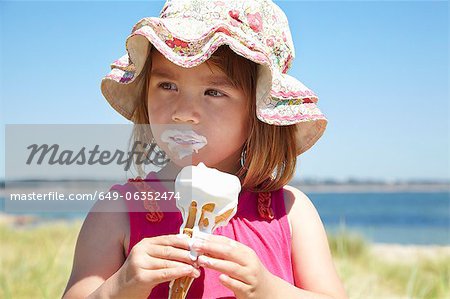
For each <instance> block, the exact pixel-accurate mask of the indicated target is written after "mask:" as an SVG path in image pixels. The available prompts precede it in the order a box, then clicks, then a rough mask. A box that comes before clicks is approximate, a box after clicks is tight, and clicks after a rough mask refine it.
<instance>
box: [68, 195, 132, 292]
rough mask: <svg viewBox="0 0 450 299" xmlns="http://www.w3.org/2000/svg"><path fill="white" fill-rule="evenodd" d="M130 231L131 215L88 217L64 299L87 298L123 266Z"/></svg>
mask: <svg viewBox="0 0 450 299" xmlns="http://www.w3.org/2000/svg"><path fill="white" fill-rule="evenodd" d="M98 203H99V202H97V203H96V205H97V204H98ZM100 204H101V203H100ZM99 209H100V208H99ZM126 228H128V215H127V213H118V212H114V213H111V212H109V213H107V212H95V213H93V212H90V213H89V214H88V216H87V217H86V219H85V221H84V223H83V226H82V228H81V231H80V234H79V236H78V240H77V245H76V248H75V256H74V261H73V267H72V273H71V275H70V279H69V281H68V283H67V287H66V289H65V291H64V295H63V298H66V299H68V298H86V297H87V296H88V295H89V294H91V293H92V292H94V290H96V289H97V288H98V287H99V286H100V285H102V284H103V283H104V282H105V281H106V280H107V279H108V278H109V277H111V276H112V275H113V274H114V273H115V272H116V271H117V270H118V269H119V268H120V267H121V266H122V264H123V263H124V261H125V256H124V246H123V242H124V239H125V237H124V236H125V235H124V229H126Z"/></svg>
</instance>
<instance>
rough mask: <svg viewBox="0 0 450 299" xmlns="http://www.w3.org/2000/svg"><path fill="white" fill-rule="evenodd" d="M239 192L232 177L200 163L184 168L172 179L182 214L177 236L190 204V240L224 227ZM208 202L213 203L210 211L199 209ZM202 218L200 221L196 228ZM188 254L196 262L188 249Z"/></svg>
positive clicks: (183, 225) (236, 202) (238, 183)
mask: <svg viewBox="0 0 450 299" xmlns="http://www.w3.org/2000/svg"><path fill="white" fill-rule="evenodd" d="M240 191H241V182H240V181H239V178H238V177H236V176H234V175H232V174H228V173H225V172H221V171H219V170H217V169H214V168H209V167H206V166H205V164H203V163H199V164H198V166H187V167H184V168H183V169H182V170H181V171H180V173H179V174H178V176H177V178H176V180H175V192H179V194H180V199H179V200H177V202H176V205H177V208H178V209H179V210H180V211H181V213H182V215H183V224H182V225H181V227H180V233H181V234H182V233H183V229H184V228H185V226H186V222H187V219H188V215H189V208H190V207H191V203H192V201H195V202H196V203H197V213H196V216H195V224H194V227H193V228H192V229H193V236H192V237H193V240H195V239H196V238H200V239H201V238H203V237H204V234H212V232H213V231H214V230H215V229H216V228H217V227H219V226H224V225H227V224H228V221H230V219H231V218H232V217H233V216H234V215H235V214H236V210H237V204H238V198H239V192H240ZM211 203H213V204H214V209H213V210H212V211H211V212H208V211H205V210H202V207H205V205H207V204H211ZM202 215H203V218H202ZM202 219H203V222H202V224H201V225H199V224H200V223H199V222H200V220H202ZM204 219H207V220H204ZM191 254H192V255H193V259H196V257H197V253H196V252H195V251H193V250H191Z"/></svg>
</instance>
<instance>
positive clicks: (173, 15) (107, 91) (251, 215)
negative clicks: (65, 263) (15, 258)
mask: <svg viewBox="0 0 450 299" xmlns="http://www.w3.org/2000/svg"><path fill="white" fill-rule="evenodd" d="M126 45H127V51H128V54H127V55H125V56H123V57H122V58H121V59H119V60H117V61H115V62H114V63H113V64H112V70H111V72H110V74H109V75H108V76H106V77H105V79H104V80H103V81H102V92H103V94H104V96H105V98H106V99H107V100H108V101H109V103H110V104H111V105H112V107H113V108H115V109H116V110H117V111H118V112H119V113H121V114H122V115H123V116H125V117H126V118H127V119H130V120H132V121H133V122H134V123H135V124H136V129H135V132H134V133H135V134H134V136H135V139H136V140H146V141H147V143H153V144H156V145H157V146H158V147H159V148H160V149H162V150H163V151H164V153H165V154H166V155H167V156H166V157H167V160H168V161H169V162H168V163H167V164H166V165H165V166H164V167H163V169H162V170H161V171H160V172H158V173H155V172H150V173H149V174H148V175H147V176H146V177H145V179H146V180H144V181H139V180H136V181H134V182H133V180H131V182H129V183H127V184H123V185H115V186H113V187H112V188H111V189H112V190H116V191H118V192H120V193H121V194H126V193H127V192H129V191H130V190H142V188H144V189H145V190H159V191H161V192H164V191H167V190H173V181H170V180H169V181H168V180H165V178H169V177H172V178H173V177H174V174H175V175H176V173H178V172H179V171H180V169H181V168H182V167H184V166H187V165H191V164H192V165H198V163H200V162H203V163H204V164H206V165H207V166H208V167H211V168H216V169H218V170H220V171H223V172H227V173H230V174H234V175H236V176H238V177H239V179H240V181H241V185H242V190H241V192H240V194H239V204H238V209H237V212H236V215H235V216H234V217H233V218H232V219H231V220H230V222H229V223H228V224H227V225H226V226H224V227H219V228H218V229H217V230H216V231H214V234H213V235H211V236H210V237H209V238H207V240H205V241H204V242H202V243H194V244H193V245H192V247H193V248H194V249H195V250H196V251H197V252H199V253H200V256H199V258H198V259H197V261H195V262H194V261H192V260H191V259H190V258H189V250H190V249H191V248H190V246H189V242H188V240H187V238H183V237H180V236H179V235H177V233H178V231H179V228H180V225H181V223H182V219H181V216H180V215H181V214H180V213H179V212H174V211H164V210H163V209H161V207H158V206H157V204H156V205H155V204H154V205H153V206H152V207H148V206H147V207H146V209H147V212H138V211H137V210H136V209H135V208H134V206H133V205H134V203H133V202H131V201H128V200H124V201H123V202H124V203H123V204H124V205H125V208H126V209H127V210H128V212H129V213H120V212H118V213H93V212H90V213H89V214H88V216H87V218H86V220H85V222H84V224H83V227H82V229H81V232H80V235H79V238H78V242H77V246H76V249H75V258H74V264H73V270H72V274H71V276H70V279H69V282H68V284H67V288H66V290H65V292H64V298H86V297H88V298H146V297H147V296H148V297H149V298H167V296H168V292H169V282H170V281H172V280H175V279H177V278H180V277H185V276H191V277H193V278H195V280H194V282H193V283H192V285H191V287H190V289H189V292H188V294H187V298H234V297H236V298H347V296H346V294H345V291H344V288H343V286H342V283H341V282H340V280H339V278H338V275H337V273H336V270H335V267H334V265H333V262H332V257H331V254H330V250H329V246H328V241H327V236H326V233H325V230H324V227H323V224H322V222H321V220H320V217H319V215H318V214H317V211H316V209H315V208H314V206H313V204H312V203H311V201H310V200H309V198H308V197H307V196H306V195H305V194H304V193H302V192H301V191H299V190H298V189H296V188H294V187H291V186H288V185H287V183H288V182H289V180H290V179H291V178H292V176H293V173H294V170H295V165H296V157H297V156H298V155H300V154H302V153H303V152H305V151H306V150H308V149H309V148H311V147H312V146H313V145H314V143H315V142H316V141H317V140H318V139H319V138H320V136H321V135H322V134H323V132H324V130H325V127H326V123H327V120H326V118H325V116H324V115H323V114H322V113H321V112H320V110H319V109H318V107H317V106H316V103H317V100H318V98H317V96H316V95H315V94H314V93H313V92H312V91H311V90H309V89H308V88H307V87H305V86H304V85H303V84H302V83H301V82H300V81H298V80H297V79H295V78H293V77H291V76H289V75H287V71H288V69H289V68H290V66H291V63H292V60H293V58H294V45H293V42H292V39H291V34H290V30H289V26H288V22H287V19H286V16H285V14H284V13H283V12H282V11H281V9H280V8H279V7H278V6H277V5H275V4H274V3H272V2H271V1H270V0H253V1H239V0H235V1H231V0H227V1H225V0H223V1H212V0H173V1H168V2H167V3H166V4H165V5H164V7H163V9H162V11H161V13H160V17H159V18H145V19H143V20H141V21H140V22H138V23H137V24H136V25H135V26H134V28H133V31H132V34H131V35H130V36H129V37H128V39H127V44H126ZM137 124H139V125H137ZM145 124H147V127H150V130H147V131H151V134H146V132H145V131H146V130H145V129H142V126H144V127H145ZM164 125H167V126H171V125H173V126H177V125H180V126H183V125H184V126H188V128H189V129H187V130H184V131H183V130H181V129H180V131H179V133H180V132H181V133H180V134H181V137H180V136H178V137H179V139H177V142H176V143H175V146H174V144H173V143H172V144H170V143H167V142H166V141H167V140H165V139H164V138H161V130H162V129H161V128H164ZM183 132H184V133H183ZM147 133H148V132H147ZM183 134H184V135H183ZM148 135H152V136H148ZM183 136H184V137H183ZM172 137H173V136H172ZM183 138H184V139H183ZM173 140H174V139H173ZM193 140H194V141H193ZM192 142H194V144H196V145H199V146H198V147H197V148H195V150H191V151H190V152H189V151H187V152H186V151H185V152H184V154H183V155H180V151H179V150H180V148H186V147H187V145H186V143H189V144H191V143H192ZM192 148H194V146H192V147H191V149H192ZM155 181H156V182H155ZM148 182H152V183H148ZM138 186H139V187H138ZM146 188H147V189H146ZM149 188H150V189H149ZM103 204H104V203H98V205H103Z"/></svg>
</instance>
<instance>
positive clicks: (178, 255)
mask: <svg viewBox="0 0 450 299" xmlns="http://www.w3.org/2000/svg"><path fill="white" fill-rule="evenodd" d="M146 252H147V254H148V255H149V256H151V257H154V258H159V259H163V260H172V261H179V262H183V263H186V264H191V265H192V263H193V261H192V259H191V258H190V257H189V251H188V250H184V249H179V248H175V247H172V246H162V245H153V246H151V247H147V248H146Z"/></svg>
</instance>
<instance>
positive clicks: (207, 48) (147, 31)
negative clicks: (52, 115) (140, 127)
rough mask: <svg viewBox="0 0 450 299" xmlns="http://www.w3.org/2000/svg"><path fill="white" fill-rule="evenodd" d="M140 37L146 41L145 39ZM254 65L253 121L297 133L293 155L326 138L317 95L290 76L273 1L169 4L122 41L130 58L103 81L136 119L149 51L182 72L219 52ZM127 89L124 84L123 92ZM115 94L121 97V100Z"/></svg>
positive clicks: (286, 33) (291, 53) (182, 0)
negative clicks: (289, 127)
mask: <svg viewBox="0 0 450 299" xmlns="http://www.w3.org/2000/svg"><path fill="white" fill-rule="evenodd" d="M142 37H144V38H142ZM222 45H228V46H229V47H230V48H231V49H232V50H233V51H234V52H236V53H237V54H238V55H241V56H243V57H245V58H247V59H249V60H252V61H254V62H255V63H257V64H259V66H258V67H259V70H258V79H257V87H256V88H257V99H256V108H257V117H258V119H260V120H261V121H263V122H266V123H268V124H273V125H293V124H296V125H297V126H298V127H299V131H300V130H302V132H301V133H299V134H298V138H297V141H298V151H297V152H298V153H299V154H300V153H302V152H304V151H306V150H307V149H308V148H309V147H311V146H312V145H313V144H314V143H315V142H316V141H317V140H318V139H319V138H320V136H321V135H322V134H323V132H324V130H325V127H326V124H327V119H326V117H325V116H324V115H323V114H322V113H321V111H320V110H319V108H318V107H317V102H318V97H317V95H316V94H315V93H314V92H313V91H312V90H310V89H309V88H307V87H306V86H305V85H304V84H303V83H301V82H300V81H299V80H297V79H296V78H294V77H292V76H290V75H288V74H287V73H288V71H289V69H290V67H291V65H292V62H293V60H294V58H295V49H294V44H293V41H292V36H291V33H290V29H289V24H288V20H287V17H286V15H285V14H284V13H283V11H282V10H281V9H280V8H279V7H278V6H277V5H276V4H275V3H273V2H272V1H271V0H248V1H241V0H227V1H224V0H223V1H211V0H172V1H167V2H166V3H165V5H164V7H163V8H162V10H161V12H160V16H159V17H148V18H144V19H142V20H140V21H139V22H138V23H137V24H136V25H135V26H134V27H133V29H132V33H131V35H130V36H129V37H128V38H127V42H126V48H127V54H126V55H124V56H122V57H121V58H120V59H118V60H116V61H114V62H113V63H112V64H111V68H112V70H111V72H110V74H108V75H107V76H106V77H105V78H104V80H103V81H102V92H103V94H104V96H105V98H106V99H107V100H108V101H109V102H110V104H111V105H112V106H113V107H114V108H115V109H116V110H118V111H119V112H120V113H121V114H123V115H124V116H125V117H127V118H128V119H133V112H134V109H135V107H136V104H137V101H138V99H137V98H138V96H139V90H135V89H139V88H141V85H142V84H141V83H140V82H139V81H140V80H139V74H140V72H141V70H142V67H143V65H144V63H145V60H146V59H147V56H148V51H149V47H151V46H154V47H155V48H157V50H158V51H159V52H160V53H162V54H163V55H164V56H165V57H166V58H167V59H169V60H170V61H172V62H173V63H175V64H177V65H179V66H182V67H193V66H196V65H199V64H201V63H203V62H204V61H206V60H207V59H208V58H209V57H210V56H211V55H212V54H213V53H214V51H216V50H217V48H218V47H220V46H222ZM124 84H129V87H128V89H127V91H126V92H125V91H124V89H123V88H124V87H123V86H124ZM119 95H120V96H119Z"/></svg>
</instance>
